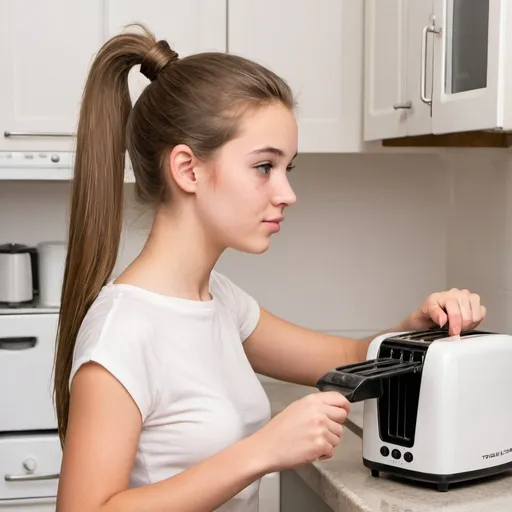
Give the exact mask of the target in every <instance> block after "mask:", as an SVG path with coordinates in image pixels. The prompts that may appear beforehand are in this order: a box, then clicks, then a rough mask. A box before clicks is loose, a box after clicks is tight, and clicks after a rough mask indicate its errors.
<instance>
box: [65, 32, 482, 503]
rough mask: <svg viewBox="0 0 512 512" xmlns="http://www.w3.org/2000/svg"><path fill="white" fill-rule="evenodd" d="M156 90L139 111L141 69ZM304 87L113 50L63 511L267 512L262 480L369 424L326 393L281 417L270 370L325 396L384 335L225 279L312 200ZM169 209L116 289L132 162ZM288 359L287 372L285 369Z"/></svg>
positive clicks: (71, 380)
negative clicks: (268, 381)
mask: <svg viewBox="0 0 512 512" xmlns="http://www.w3.org/2000/svg"><path fill="white" fill-rule="evenodd" d="M138 64H140V66H141V67H140V71H141V72H142V73H143V74H144V75H145V76H147V77H148V78H149V80H150V81H151V83H150V85H148V87H147V88H146V89H145V90H144V91H143V92H142V94H141V96H140V98H139V99H138V101H137V102H136V103H135V105H134V106H133V108H132V106H131V103H130V97H129V92H128V83H127V79H128V73H129V71H130V70H131V69H132V67H133V66H135V65H138ZM294 108H295V105H294V100H293V96H292V93H291V91H290V89H289V87H288V86H287V85H286V83H285V82H284V81H283V80H282V79H280V78H279V77H278V76H276V75H275V74H274V73H272V72H270V71H269V70H267V69H265V68H263V67H261V66H259V65H258V64H255V63H253V62H250V61H248V60H245V59H243V58H240V57H236V56H234V55H229V54H220V53H204V54H199V55H193V56H189V57H186V58H183V59H178V55H177V53H175V52H174V51H173V50H171V49H170V48H169V46H168V45H167V43H166V42H164V41H158V42H157V41H156V40H155V38H154V36H153V35H152V34H151V33H149V32H146V31H143V33H142V34H129V33H125V34H121V35H118V36H116V37H113V38H112V39H111V40H110V41H108V42H107V43H106V44H105V45H104V46H103V47H102V48H101V50H100V51H99V53H98V55H97V56H96V58H95V60H94V62H93V64H92V68H91V70H90V74H89V77H88V79H87V83H86V86H85V91H84V96H83V103H82V107H81V112H80V119H79V126H78V142H77V144H78V145H77V153H76V166H75V178H74V181H73V190H72V208H71V219H70V228H69V237H68V243H69V249H68V255H67V261H66V270H65V278H64V287H63V295H62V309H61V315H60V326H59V334H58V347H57V358H56V371H55V386H56V405H57V413H58V423H59V433H60V437H61V442H62V445H63V463H62V472H61V478H60V484H59V492H58V504H57V510H58V511H59V512H99V511H104V512H114V511H120V512H141V511H144V512H160V511H166V512H171V511H179V512H192V511H194V512H198V511H211V510H221V511H224V512H225V511H231V512H235V511H236V512H242V511H243V512H256V511H257V510H258V485H259V479H260V478H261V477H262V476H263V475H264V474H265V473H267V472H274V471H281V470H284V469H289V468H294V467H297V466H299V465H302V464H306V463H309V462H311V461H314V460H316V459H318V458H323V459H325V458H329V457H331V456H332V455H333V453H334V449H335V447H336V446H337V444H338V443H339V441H340V436H341V433H342V425H343V423H344V421H345V419H346V417H347V414H348V412H349V409H350V408H349V404H348V402H347V400H346V399H345V398H344V397H343V396H342V395H341V394H339V393H336V392H324V393H319V392H316V393H312V394H311V395H309V396H307V397H305V398H303V399H301V400H298V401H297V402H295V403H293V404H292V405H290V406H289V407H288V408H287V409H286V410H284V411H283V412H282V413H280V414H279V415H277V416H276V417H275V418H273V419H270V408H269V403H268V400H267V397H266V395H265V393H264V391H263V389H262V387H261V385H260V383H259V380H258V379H257V377H256V375H255V372H258V373H261V374H265V375H268V376H272V377H274V378H278V379H282V380H285V381H289V382H295V383H301V384H307V385H311V386H314V385H315V383H316V381H317V379H318V378H319V377H320V376H321V375H322V374H323V373H324V372H326V371H327V370H329V369H330V368H332V367H334V366H337V365H342V364H347V363H350V362H355V361H361V360H364V359H365V358H366V351H367V348H368V344H369V342H370V340H369V339H368V340H363V341H357V340H352V339H344V338H337V337H334V336H328V335H325V334H320V333H316V332H313V331H311V330H308V329H304V328H302V327H298V326H295V325H291V324H290V323H288V322H286V321H284V320H281V319H279V318H276V317H275V316H273V315H272V314H270V313H269V312H267V311H265V310H263V309H261V308H260V307H259V306H258V304H257V303H256V301H255V300H254V299H253V298H252V297H251V296H249V295H248V294H247V293H245V292H244V291H243V290H241V289H240V288H239V287H237V286H236V285H235V284H234V283H232V282H231V281H230V280H229V279H227V278H226V277H225V276H223V275H221V274H220V273H218V272H216V271H214V270H213V268H214V266H215V263H216V262H217V260H218V258H219V256H220V255H221V253H222V252H223V251H224V250H225V249H226V248H228V247H230V248H235V249H238V250H240V251H245V252H249V253H262V252H264V251H265V250H266V249H267V248H268V246H269V242H270V238H271V236H272V234H274V233H277V232H278V231H279V229H280V225H281V222H282V220H283V212H284V210H285V208H286V207H288V206H291V205H293V204H294V202H295V199H296V198H295V195H294V193H293V191H292V189H291V187H290V185H289V183H288V179H287V171H289V170H290V169H291V168H292V161H293V159H294V156H295V155H296V153H297V124H296V121H295V118H294ZM126 149H128V151H129V155H130V158H131V161H132V164H133V167H134V171H135V176H136V184H135V189H136V192H137V194H138V196H139V198H140V199H142V200H144V201H146V202H147V204H149V205H150V206H151V207H152V208H153V209H154V223H153V226H152V229H151V234H150V236H149V238H148V240H147V243H146V245H145V247H144V249H143V250H142V252H141V254H140V255H139V256H138V257H137V258H136V259H135V260H134V261H133V262H132V263H131V265H129V267H128V268H127V269H126V270H125V271H124V272H123V273H122V275H121V276H120V277H119V278H118V279H116V280H115V281H110V280H109V276H110V274H111V272H112V270H113V267H114V264H115V262H116V258H117V253H118V244H119V239H120V232H121V226H122V218H123V215H122V191H123V177H124V168H125V157H124V155H125V150H126ZM484 316H485V308H484V307H483V306H481V305H480V299H479V297H478V296H477V295H475V294H470V293H469V292H467V291H460V290H451V291H449V292H443V293H439V294H434V295H432V296H430V297H429V298H428V299H427V300H426V301H425V303H424V305H423V306H422V307H421V308H419V309H418V310H416V311H415V312H414V313H412V314H411V315H410V316H409V317H408V318H407V319H406V320H405V321H404V322H402V323H401V324H399V325H398V326H396V327H395V328H394V329H393V330H398V331H402V330H413V329H424V328H428V327H430V326H433V325H435V323H438V324H445V323H446V322H447V321H449V322H450V325H451V329H452V330H453V333H454V334H456V333H458V332H460V330H461V329H462V328H470V327H474V326H476V325H477V324H478V323H479V322H480V321H481V320H482V319H483V318H484ZM284 362H285V363H286V364H283V363H284Z"/></svg>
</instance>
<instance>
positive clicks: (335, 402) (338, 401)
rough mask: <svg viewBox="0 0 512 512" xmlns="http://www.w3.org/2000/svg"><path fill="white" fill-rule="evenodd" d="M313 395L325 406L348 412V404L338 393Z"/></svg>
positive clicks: (330, 392)
mask: <svg viewBox="0 0 512 512" xmlns="http://www.w3.org/2000/svg"><path fill="white" fill-rule="evenodd" d="M315 395H316V396H317V397H318V398H319V399H320V400H321V401H322V402H323V403H324V404H326V405H332V406H334V407H342V408H343V409H345V410H346V411H347V412H349V411H350V402H349V401H348V400H347V399H346V398H345V397H344V396H343V395H342V394H341V393H340V392H339V391H321V392H319V393H315Z"/></svg>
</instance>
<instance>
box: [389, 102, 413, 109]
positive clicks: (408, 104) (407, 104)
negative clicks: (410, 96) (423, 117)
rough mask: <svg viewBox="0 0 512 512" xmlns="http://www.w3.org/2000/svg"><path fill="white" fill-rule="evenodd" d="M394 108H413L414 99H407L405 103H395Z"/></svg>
mask: <svg viewBox="0 0 512 512" xmlns="http://www.w3.org/2000/svg"><path fill="white" fill-rule="evenodd" d="M393 108H394V109H395V110H401V109H404V108H405V109H408V108H412V101H406V102H405V103H395V104H394V105H393Z"/></svg>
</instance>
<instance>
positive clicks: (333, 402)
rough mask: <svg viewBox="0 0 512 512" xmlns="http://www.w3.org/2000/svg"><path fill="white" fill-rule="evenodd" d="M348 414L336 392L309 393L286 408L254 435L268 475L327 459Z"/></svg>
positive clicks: (343, 398)
mask: <svg viewBox="0 0 512 512" xmlns="http://www.w3.org/2000/svg"><path fill="white" fill-rule="evenodd" d="M349 412H350V402H349V401H348V400H347V399H346V398H345V397H344V396H343V395H342V394H340V393H338V392H337V391H323V392H318V393H313V394H311V395H307V396H305V397H304V398H301V399H299V400H297V401H296V402H294V403H292V404H291V405H289V406H288V407H287V408H286V409H284V410H283V411H282V412H281V413H279V414H278V415H276V416H275V417H274V418H273V419H272V420H271V421H270V422H269V423H268V424H267V425H265V426H264V427H263V428H262V429H261V430H259V431H258V432H257V433H256V434H254V436H258V438H259V442H260V446H261V451H262V454H263V455H264V457H266V467H267V468H268V470H269V472H274V471H283V470H286V469H291V468H294V467H297V466H301V465H304V464H308V463H310V462H313V461H314V460H316V459H329V458H331V457H332V456H333V455H334V449H335V448H336V446H337V445H338V443H339V442H340V437H341V434H342V432H343V426H342V425H343V423H344V422H345V420H346V418H347V415H348V413H349Z"/></svg>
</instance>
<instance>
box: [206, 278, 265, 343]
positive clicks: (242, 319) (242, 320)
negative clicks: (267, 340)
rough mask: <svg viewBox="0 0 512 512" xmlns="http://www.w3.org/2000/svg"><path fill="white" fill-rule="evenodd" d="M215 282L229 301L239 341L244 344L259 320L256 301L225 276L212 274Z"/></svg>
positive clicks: (258, 307)
mask: <svg viewBox="0 0 512 512" xmlns="http://www.w3.org/2000/svg"><path fill="white" fill-rule="evenodd" d="M214 276H215V280H216V282H217V283H218V286H219V287H220V288H221V290H222V291H223V292H227V293H228V294H229V296H230V299H231V304H232V309H233V311H234V314H235V317H236V319H237V322H238V327H239V330H240V339H241V341H242V342H244V341H245V340H246V339H247V338H248V337H249V336H250V335H251V334H252V332H253V331H254V329H256V326H257V325H258V322H259V320H260V306H259V304H258V302H257V301H256V299H255V298H254V297H252V296H251V295H249V294H248V293H247V292H245V291H244V290H242V288H240V287H239V286H237V285H236V284H235V283H233V282H232V281H231V280H230V279H228V278H227V277H226V276H225V275H223V274H220V273H218V272H215V273H214Z"/></svg>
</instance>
